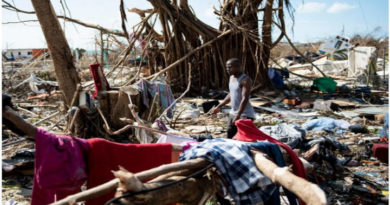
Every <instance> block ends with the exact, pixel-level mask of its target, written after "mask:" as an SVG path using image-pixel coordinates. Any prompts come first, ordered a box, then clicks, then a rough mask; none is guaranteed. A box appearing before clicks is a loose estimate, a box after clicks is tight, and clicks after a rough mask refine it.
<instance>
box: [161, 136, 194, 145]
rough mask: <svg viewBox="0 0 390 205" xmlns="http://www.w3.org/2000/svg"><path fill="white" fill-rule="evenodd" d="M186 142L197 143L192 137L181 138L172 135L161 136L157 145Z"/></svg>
mask: <svg viewBox="0 0 390 205" xmlns="http://www.w3.org/2000/svg"><path fill="white" fill-rule="evenodd" d="M186 142H195V140H194V139H192V138H190V137H181V136H176V135H172V134H167V135H160V138H159V139H158V140H157V142H156V143H173V144H181V143H186Z"/></svg>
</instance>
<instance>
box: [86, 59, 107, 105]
mask: <svg viewBox="0 0 390 205" xmlns="http://www.w3.org/2000/svg"><path fill="white" fill-rule="evenodd" d="M99 66H100V64H92V65H89V70H90V71H91V75H92V78H93V82H94V83H95V92H94V93H93V95H92V97H94V98H96V96H97V94H98V92H99V91H101V90H102V89H105V90H109V89H110V86H109V84H108V81H107V79H106V77H105V76H104V75H103V76H100V75H99V69H100V67H99ZM100 72H102V71H101V70H100ZM103 83H104V84H105V85H106V88H103Z"/></svg>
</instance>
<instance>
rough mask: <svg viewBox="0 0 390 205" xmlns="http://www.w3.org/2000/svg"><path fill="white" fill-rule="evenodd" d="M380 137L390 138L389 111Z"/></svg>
mask: <svg viewBox="0 0 390 205" xmlns="http://www.w3.org/2000/svg"><path fill="white" fill-rule="evenodd" d="M379 137H386V138H387V139H389V113H386V117H385V124H384V125H383V128H382V129H381V131H380V132H379Z"/></svg>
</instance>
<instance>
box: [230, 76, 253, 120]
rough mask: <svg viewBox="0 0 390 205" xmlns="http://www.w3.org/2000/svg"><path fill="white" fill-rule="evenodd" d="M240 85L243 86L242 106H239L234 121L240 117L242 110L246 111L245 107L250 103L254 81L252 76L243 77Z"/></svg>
mask: <svg viewBox="0 0 390 205" xmlns="http://www.w3.org/2000/svg"><path fill="white" fill-rule="evenodd" d="M240 85H241V86H242V87H241V88H242V91H241V102H240V107H239V108H238V112H237V115H236V116H235V117H234V122H235V121H237V120H239V119H240V117H241V114H242V112H244V109H245V107H246V105H247V104H248V101H249V95H250V93H251V87H252V82H251V80H250V78H248V77H246V78H244V79H242V81H241V83H240Z"/></svg>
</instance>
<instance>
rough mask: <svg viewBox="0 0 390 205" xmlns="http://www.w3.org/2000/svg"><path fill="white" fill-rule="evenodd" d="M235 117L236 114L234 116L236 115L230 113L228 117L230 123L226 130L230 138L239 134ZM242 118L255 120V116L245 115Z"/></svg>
mask: <svg viewBox="0 0 390 205" xmlns="http://www.w3.org/2000/svg"><path fill="white" fill-rule="evenodd" d="M235 117H236V116H234V115H230V116H229V118H228V125H227V130H226V132H227V138H229V139H232V138H233V137H234V135H236V134H237V127H236V125H235V124H234V122H233V120H234V118H235ZM240 119H249V120H252V121H253V118H249V117H245V116H241V117H240Z"/></svg>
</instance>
